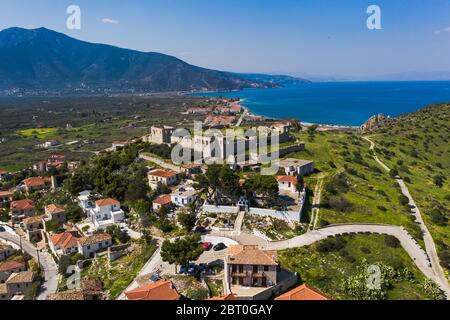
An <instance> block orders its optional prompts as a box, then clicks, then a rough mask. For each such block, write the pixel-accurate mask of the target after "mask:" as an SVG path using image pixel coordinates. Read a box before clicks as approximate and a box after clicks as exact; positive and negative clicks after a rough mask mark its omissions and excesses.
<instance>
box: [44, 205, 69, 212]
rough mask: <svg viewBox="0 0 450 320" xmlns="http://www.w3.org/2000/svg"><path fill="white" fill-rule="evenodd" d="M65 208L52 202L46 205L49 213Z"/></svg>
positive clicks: (62, 210) (61, 210) (46, 210)
mask: <svg viewBox="0 0 450 320" xmlns="http://www.w3.org/2000/svg"><path fill="white" fill-rule="evenodd" d="M64 211H65V210H64V208H63V207H61V206H60V205H57V204H51V205H49V206H46V207H45V212H46V213H48V214H57V213H62V212H64Z"/></svg>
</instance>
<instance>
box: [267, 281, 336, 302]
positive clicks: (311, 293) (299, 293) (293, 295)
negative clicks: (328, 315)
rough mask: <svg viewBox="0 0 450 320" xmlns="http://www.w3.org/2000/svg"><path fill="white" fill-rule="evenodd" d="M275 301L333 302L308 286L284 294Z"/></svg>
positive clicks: (304, 285)
mask: <svg viewBox="0 0 450 320" xmlns="http://www.w3.org/2000/svg"><path fill="white" fill-rule="evenodd" d="M275 300H331V299H330V298H329V297H327V296H326V295H324V294H323V293H321V292H319V291H317V290H316V289H313V288H311V287H309V286H307V285H306V284H303V285H301V286H300V287H297V288H295V289H293V290H291V291H288V292H286V293H285V294H282V295H281V296H279V297H278V298H276V299H275Z"/></svg>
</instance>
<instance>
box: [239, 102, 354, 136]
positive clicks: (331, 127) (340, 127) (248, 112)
mask: <svg viewBox="0 0 450 320" xmlns="http://www.w3.org/2000/svg"><path fill="white" fill-rule="evenodd" d="M245 100H246V99H244V98H240V99H239V101H238V105H239V106H240V107H241V108H242V109H244V113H245V114H246V115H247V116H250V117H261V118H262V119H269V120H274V121H276V120H280V121H281V120H286V119H282V118H273V117H267V116H265V115H260V114H257V113H255V112H253V111H251V110H250V109H249V107H247V106H245V105H244V104H243V103H245ZM297 120H298V121H299V122H300V123H301V125H302V126H303V127H306V128H309V127H312V126H318V128H319V130H322V131H327V130H359V129H360V128H361V127H360V126H343V125H334V124H324V123H312V122H304V121H301V119H297Z"/></svg>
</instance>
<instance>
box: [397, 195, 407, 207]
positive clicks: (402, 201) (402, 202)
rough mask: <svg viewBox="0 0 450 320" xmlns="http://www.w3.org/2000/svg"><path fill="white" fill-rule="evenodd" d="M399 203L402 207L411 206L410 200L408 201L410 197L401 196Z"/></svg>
mask: <svg viewBox="0 0 450 320" xmlns="http://www.w3.org/2000/svg"><path fill="white" fill-rule="evenodd" d="M398 201H399V202H400V204H401V205H402V206H406V205H408V204H409V199H408V197H407V196H405V195H401V196H399V197H398Z"/></svg>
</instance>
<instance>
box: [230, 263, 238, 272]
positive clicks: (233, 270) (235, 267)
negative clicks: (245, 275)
mask: <svg viewBox="0 0 450 320" xmlns="http://www.w3.org/2000/svg"><path fill="white" fill-rule="evenodd" d="M236 271H237V266H236V265H235V264H233V265H232V266H231V272H236Z"/></svg>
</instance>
